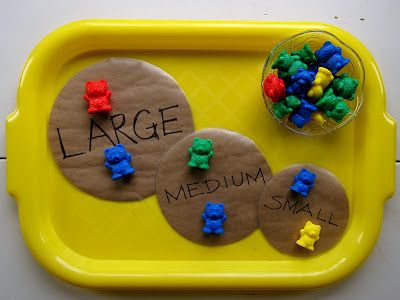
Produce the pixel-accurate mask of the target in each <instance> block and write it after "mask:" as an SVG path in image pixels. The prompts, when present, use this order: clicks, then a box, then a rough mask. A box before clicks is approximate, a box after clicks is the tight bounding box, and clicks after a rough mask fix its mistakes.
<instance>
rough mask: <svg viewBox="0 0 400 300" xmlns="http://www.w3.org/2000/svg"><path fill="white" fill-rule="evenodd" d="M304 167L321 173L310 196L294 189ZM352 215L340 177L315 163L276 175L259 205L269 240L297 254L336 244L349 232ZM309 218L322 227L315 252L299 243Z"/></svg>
mask: <svg viewBox="0 0 400 300" xmlns="http://www.w3.org/2000/svg"><path fill="white" fill-rule="evenodd" d="M302 168H306V169H307V170H309V171H311V172H313V173H315V174H316V175H317V177H316V179H315V186H314V187H313V188H312V189H311V190H310V191H309V194H308V197H306V198H304V197H302V196H300V195H298V194H297V193H295V192H293V191H291V190H290V186H291V185H292V184H293V177H294V176H295V175H296V174H297V173H298V172H299V171H300V170H301V169H302ZM348 218H349V202H348V200H347V196H346V192H345V190H344V188H343V186H342V185H341V183H340V182H339V180H338V179H337V178H336V177H335V176H334V175H333V174H332V173H330V172H329V171H327V170H325V169H322V168H320V167H317V166H315V165H311V164H302V165H300V164H299V165H293V166H290V167H288V168H286V169H284V170H282V171H281V172H279V173H278V174H276V175H275V176H274V177H273V178H272V179H271V180H270V181H269V183H268V184H267V185H266V187H265V189H264V191H263V192H262V194H261V196H260V201H259V205H258V221H259V225H260V229H261V231H262V232H263V233H264V235H265V237H266V238H267V240H268V242H269V243H270V244H271V245H272V246H273V247H275V248H276V249H278V250H279V251H281V252H283V253H286V254H290V255H295V256H310V255H317V254H319V253H322V252H324V251H326V250H328V249H329V248H331V247H332V246H334V245H335V244H336V243H337V242H338V241H339V239H340V238H341V236H342V234H343V232H344V231H345V229H346V225H347V222H348ZM307 221H311V222H312V223H314V224H317V225H320V226H321V232H320V238H319V240H318V241H317V242H315V244H314V251H310V250H308V249H305V248H303V247H300V246H298V245H297V244H296V241H297V240H298V239H299V238H300V229H302V228H303V227H304V225H305V224H306V222H307Z"/></svg>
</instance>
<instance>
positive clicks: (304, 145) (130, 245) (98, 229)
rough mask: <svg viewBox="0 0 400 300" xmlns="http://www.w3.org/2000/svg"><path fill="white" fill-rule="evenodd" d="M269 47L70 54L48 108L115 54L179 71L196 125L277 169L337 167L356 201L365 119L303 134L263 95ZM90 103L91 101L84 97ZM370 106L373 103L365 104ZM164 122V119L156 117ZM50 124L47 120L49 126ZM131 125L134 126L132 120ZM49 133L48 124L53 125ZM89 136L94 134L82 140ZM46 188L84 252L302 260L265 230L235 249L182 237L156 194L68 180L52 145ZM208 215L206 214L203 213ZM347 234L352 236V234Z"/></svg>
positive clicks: (55, 212)
mask: <svg viewBox="0 0 400 300" xmlns="http://www.w3.org/2000/svg"><path fill="white" fill-rule="evenodd" d="M267 55H268V52H267V51H265V52H261V51H260V52H259V51H254V52H251V51H246V52H245V51H243V52H241V51H184V50H182V51H137V50H135V51H95V52H89V53H84V54H82V55H80V56H76V57H74V58H72V59H70V60H69V61H68V62H67V63H66V64H64V65H62V66H61V68H60V69H59V72H58V74H55V75H56V77H55V79H54V80H55V85H54V86H48V89H49V90H48V91H47V93H46V94H47V95H49V97H50V99H49V100H48V101H46V104H45V105H46V109H47V110H48V113H50V110H51V106H52V104H53V102H54V100H55V99H56V97H57V94H58V93H59V91H60V90H61V88H62V87H63V86H64V85H65V84H66V82H67V81H68V79H69V78H71V77H72V76H74V74H75V73H76V72H78V71H79V70H81V69H82V68H84V67H87V66H89V65H90V64H92V63H95V62H98V61H100V60H103V59H107V58H109V57H118V56H121V57H131V58H137V59H142V60H145V61H148V62H150V63H152V64H154V65H156V66H158V67H160V68H162V69H163V70H165V71H166V72H167V73H169V74H171V75H172V76H173V77H174V78H175V79H176V80H177V82H178V84H179V85H180V86H181V88H182V89H183V91H184V92H185V93H186V96H187V98H188V101H189V104H190V106H191V109H192V112H193V120H194V124H195V129H196V130H198V129H201V128H207V127H221V128H226V129H229V130H233V131H237V132H239V133H241V134H243V135H245V136H247V137H249V138H250V139H252V140H253V141H254V142H255V143H256V144H257V145H258V147H259V149H260V150H261V151H262V153H263V154H264V155H265V157H266V159H267V161H268V163H269V164H270V166H271V168H272V171H273V172H274V173H276V172H278V171H279V170H281V169H283V168H284V167H286V166H288V165H291V164H294V163H301V162H309V163H313V164H316V165H320V166H322V167H324V168H327V169H328V170H330V171H331V172H333V173H334V174H335V175H336V176H337V177H338V178H339V180H340V181H341V182H342V184H343V185H344V187H345V190H346V192H347V195H348V198H349V201H350V218H349V224H350V223H351V220H352V206H353V176H354V155H355V153H354V152H355V151H354V140H355V130H356V126H355V124H356V122H357V120H355V121H353V122H352V123H350V124H349V125H348V126H346V128H344V129H342V130H339V131H337V132H336V133H333V134H331V135H328V136H322V137H313V138H307V137H303V136H298V135H295V134H293V133H291V132H289V130H287V129H285V128H283V127H282V126H281V125H280V124H279V123H278V122H276V121H275V120H274V119H273V118H272V117H271V116H270V114H269V112H268V111H267V109H266V107H265V104H264V102H263V99H262V96H261V88H260V80H261V73H262V67H263V64H264V61H265V59H266V57H267ZM82 101H83V100H82ZM365 105H366V104H365ZM154 120H155V122H159V116H157V115H155V116H154ZM40 126H43V130H44V129H45V128H44V126H47V120H41V125H40ZM127 126H129V124H128V125H127ZM46 130H47V129H46ZM77 138H86V137H77ZM47 151H48V153H47V158H48V161H46V164H47V165H48V166H46V167H48V172H47V178H44V179H43V180H44V181H45V182H47V188H46V192H45V193H44V199H43V201H47V204H48V207H49V210H48V212H49V213H50V219H51V222H52V225H53V227H54V231H55V232H56V234H57V235H58V236H59V238H60V239H61V241H62V242H63V243H64V244H65V246H66V247H69V248H70V249H71V250H73V251H75V252H76V253H78V254H80V255H83V256H86V257H89V258H93V259H107V260H298V259H299V258H296V257H291V256H288V255H284V254H282V253H279V252H278V251H277V250H275V249H274V248H273V247H271V246H270V245H269V244H268V242H267V240H266V239H265V238H264V236H263V235H262V234H261V232H260V230H259V229H257V230H256V231H255V232H254V233H253V234H251V235H250V236H249V237H247V238H246V239H244V240H242V241H240V242H238V243H235V244H232V245H227V246H220V247H207V246H201V245H198V244H195V243H192V242H190V241H189V240H186V239H185V238H183V237H181V236H180V235H178V234H177V233H176V232H175V231H174V230H173V229H172V228H171V227H170V226H169V224H168V223H167V221H166V220H165V219H164V217H163V215H162V213H161V211H160V209H159V207H158V204H157V199H156V196H155V195H154V196H151V197H149V198H147V199H145V200H142V201H132V202H114V201H104V200H100V199H96V198H94V197H92V196H90V195H88V194H85V193H83V192H81V191H79V190H78V189H77V188H75V187H74V186H73V185H72V184H71V183H70V182H69V181H68V180H66V179H64V177H63V175H62V174H61V172H60V171H59V170H58V169H57V166H56V164H55V162H54V160H53V158H52V154H51V152H50V149H49V148H48V147H47ZM199 217H200V216H199ZM345 234H346V233H345Z"/></svg>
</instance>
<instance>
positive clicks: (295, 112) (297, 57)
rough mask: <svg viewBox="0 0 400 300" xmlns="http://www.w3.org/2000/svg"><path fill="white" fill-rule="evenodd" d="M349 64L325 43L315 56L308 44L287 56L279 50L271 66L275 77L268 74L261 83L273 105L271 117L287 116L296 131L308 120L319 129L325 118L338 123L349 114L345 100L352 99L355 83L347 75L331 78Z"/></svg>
mask: <svg viewBox="0 0 400 300" xmlns="http://www.w3.org/2000/svg"><path fill="white" fill-rule="evenodd" d="M349 62H350V60H349V59H347V58H345V57H343V55H342V49H341V48H340V47H336V46H335V45H333V44H332V43H331V42H329V41H327V42H325V43H324V45H323V46H322V47H321V48H320V49H318V50H317V51H315V53H314V52H313V51H312V49H311V47H310V45H309V44H305V45H304V47H303V48H302V49H300V50H298V51H292V52H291V53H290V54H289V53H288V52H287V50H285V49H284V50H282V51H281V53H280V54H279V56H278V58H277V59H276V60H275V61H274V63H273V64H272V68H273V69H277V70H278V76H276V75H275V74H274V73H270V74H269V75H268V76H267V77H265V79H264V80H263V91H264V94H265V96H267V97H268V98H269V99H270V100H271V101H272V102H274V103H273V112H274V115H275V116H276V117H277V118H278V119H282V118H283V117H284V116H286V115H287V114H290V115H289V121H290V122H292V123H293V124H294V125H295V126H296V127H298V128H303V127H304V126H305V125H306V124H307V123H309V122H310V121H311V120H315V121H316V122H317V123H319V124H320V125H322V124H323V122H324V121H325V117H327V118H332V119H333V120H335V121H336V122H337V123H340V122H342V120H343V118H344V117H345V116H346V115H347V114H348V113H349V112H350V108H349V106H348V105H347V103H346V101H345V100H348V101H352V100H353V99H354V95H355V91H356V89H357V86H358V80H357V79H354V78H351V77H350V76H349V75H348V74H347V73H343V74H341V75H340V76H335V75H336V74H337V73H338V72H339V71H340V70H341V69H342V68H343V67H344V66H346V65H347V64H348V63H349ZM324 116H325V117H324Z"/></svg>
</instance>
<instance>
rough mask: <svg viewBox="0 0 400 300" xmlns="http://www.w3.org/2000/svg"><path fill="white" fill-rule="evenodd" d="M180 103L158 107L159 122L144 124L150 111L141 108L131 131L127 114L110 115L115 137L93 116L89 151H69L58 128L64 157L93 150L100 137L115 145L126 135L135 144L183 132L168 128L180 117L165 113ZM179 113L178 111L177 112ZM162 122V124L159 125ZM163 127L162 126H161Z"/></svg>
mask: <svg viewBox="0 0 400 300" xmlns="http://www.w3.org/2000/svg"><path fill="white" fill-rule="evenodd" d="M178 107H179V105H178V104H176V105H173V106H168V107H163V108H160V109H158V114H157V115H156V117H155V118H159V122H157V123H154V122H152V123H151V124H143V123H142V121H141V118H142V117H143V115H150V114H151V113H150V111H149V110H147V109H142V110H139V111H138V112H137V113H136V114H135V116H134V118H133V122H132V124H131V126H132V127H131V128H132V129H131V131H132V132H129V131H130V130H129V126H125V123H126V117H125V114H122V113H121V114H115V115H110V116H109V118H108V124H106V126H107V127H108V128H112V130H113V131H114V137H111V136H110V135H109V134H108V133H107V131H106V130H105V128H103V127H104V126H105V125H102V126H103V127H102V126H100V125H99V124H98V123H97V122H96V121H95V120H94V119H93V118H91V119H90V123H89V128H88V130H89V138H88V148H87V151H82V152H77V153H67V150H66V145H65V142H64V141H63V139H62V135H61V128H57V134H58V140H59V142H60V147H61V151H62V154H63V159H66V158H70V157H74V156H78V155H83V154H85V153H86V152H91V151H92V142H93V140H95V139H99V138H105V139H107V140H108V142H109V144H110V146H111V145H113V146H115V145H116V144H119V143H120V138H121V137H122V136H124V137H125V138H127V139H128V140H130V141H131V142H132V143H133V144H138V143H139V141H140V140H150V139H154V140H159V139H160V136H161V137H162V136H167V135H170V134H178V133H181V132H182V130H175V131H172V130H170V129H169V128H168V126H169V125H168V124H169V123H172V122H177V121H178V119H177V117H169V118H168V117H166V116H165V113H166V112H167V111H169V110H173V109H176V108H178ZM175 113H176V114H177V112H175ZM159 124H160V126H159ZM159 127H161V128H159ZM138 128H144V129H146V130H147V131H148V133H147V134H143V133H141V134H139V132H138ZM95 131H98V132H99V134H97V135H96V134H95Z"/></svg>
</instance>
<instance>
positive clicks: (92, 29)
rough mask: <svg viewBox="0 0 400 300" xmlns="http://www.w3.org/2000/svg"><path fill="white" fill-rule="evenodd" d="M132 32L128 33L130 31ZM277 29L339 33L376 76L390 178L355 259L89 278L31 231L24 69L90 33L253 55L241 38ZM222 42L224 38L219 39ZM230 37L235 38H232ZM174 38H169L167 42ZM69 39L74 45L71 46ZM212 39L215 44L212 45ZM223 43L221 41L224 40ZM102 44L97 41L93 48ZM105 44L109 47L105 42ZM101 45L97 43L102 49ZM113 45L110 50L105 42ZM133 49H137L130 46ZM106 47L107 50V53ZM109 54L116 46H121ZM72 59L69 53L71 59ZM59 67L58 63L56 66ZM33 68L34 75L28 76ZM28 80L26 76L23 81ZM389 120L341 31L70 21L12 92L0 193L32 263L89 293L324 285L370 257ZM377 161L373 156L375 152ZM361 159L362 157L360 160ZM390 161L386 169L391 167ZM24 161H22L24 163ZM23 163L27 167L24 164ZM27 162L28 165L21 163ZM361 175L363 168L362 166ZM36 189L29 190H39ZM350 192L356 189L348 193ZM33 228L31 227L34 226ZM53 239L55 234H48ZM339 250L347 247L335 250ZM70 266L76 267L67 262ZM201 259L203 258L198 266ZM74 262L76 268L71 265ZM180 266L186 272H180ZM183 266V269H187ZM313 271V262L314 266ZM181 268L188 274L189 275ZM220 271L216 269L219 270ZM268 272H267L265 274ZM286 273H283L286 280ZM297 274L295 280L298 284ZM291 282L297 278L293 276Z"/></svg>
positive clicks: (53, 243) (147, 265)
mask: <svg viewBox="0 0 400 300" xmlns="http://www.w3.org/2000/svg"><path fill="white" fill-rule="evenodd" d="M133 29H134V30H135V33H134V34H133V33H132V30H133ZM273 29H281V30H282V31H284V35H292V34H294V33H298V32H300V31H306V30H309V29H319V30H326V31H329V32H334V33H335V35H337V36H340V37H341V38H344V39H346V40H349V41H351V43H352V45H353V44H354V45H356V46H357V47H356V48H358V49H361V50H362V52H363V55H362V56H363V57H364V58H366V59H368V61H369V63H368V66H367V67H368V69H369V70H370V71H371V70H372V71H373V74H372V75H374V76H375V75H376V77H377V82H376V85H377V87H378V91H377V92H376V93H377V95H378V96H380V98H382V103H381V104H380V111H379V113H381V112H382V114H380V118H379V122H381V123H380V124H379V125H380V127H381V129H383V132H381V133H380V135H376V137H377V138H379V140H381V141H384V142H385V143H386V145H387V146H386V148H385V149H379V147H372V148H373V150H374V151H375V150H376V151H381V153H382V152H383V154H384V155H383V160H382V161H381V163H383V164H384V167H382V173H381V174H376V176H373V179H375V180H377V178H378V175H379V176H381V177H385V178H389V179H390V181H384V180H380V181H379V182H381V183H382V189H381V190H380V191H375V192H374V194H376V196H377V197H378V198H379V199H382V202H378V201H376V203H375V206H376V207H375V208H376V210H375V211H376V213H375V214H374V217H376V218H377V222H376V226H375V227H374V228H372V229H371V232H370V233H369V237H368V240H367V241H365V239H364V240H363V242H364V246H365V247H364V248H362V247H361V250H360V254H359V255H358V256H356V258H357V259H355V260H352V261H351V260H349V259H348V260H346V259H345V260H341V261H339V262H337V263H336V264H333V267H332V269H331V270H328V271H326V272H315V273H312V274H311V273H310V274H303V273H301V272H297V273H296V272H293V274H290V276H288V274H287V273H285V272H284V271H280V270H282V269H281V265H282V264H281V263H279V262H275V261H273V262H271V261H267V262H264V261H262V262H261V261H213V262H212V263H213V264H214V268H213V269H214V270H213V273H210V268H207V267H202V266H200V264H197V266H196V267H199V268H198V270H197V272H196V271H193V268H192V267H193V266H192V265H193V263H194V262H192V261H179V262H180V265H181V266H179V267H178V268H177V267H176V264H177V262H176V261H163V264H164V265H165V266H168V267H170V270H173V271H170V272H163V271H159V270H158V269H159V268H158V267H157V266H158V264H159V263H160V261H143V260H141V261H124V264H126V265H127V270H128V269H129V267H132V266H134V268H136V270H142V271H143V272H142V273H141V274H139V273H137V274H119V275H120V276H117V275H118V274H112V272H111V273H110V272H108V273H107V272H105V273H103V274H95V273H93V272H90V271H89V270H90V266H91V265H93V264H96V261H95V260H94V259H90V258H85V257H83V256H80V255H79V254H77V253H74V252H73V251H71V250H70V249H66V250H65V249H63V247H62V241H60V240H58V241H57V240H49V239H47V240H46V239H45V240H43V234H45V235H46V233H44V232H42V231H41V228H40V227H38V228H36V227H35V226H31V225H32V224H31V222H30V220H31V218H32V215H28V213H27V210H29V209H33V211H34V213H37V212H35V209H38V207H37V206H35V205H34V204H33V203H32V201H31V202H29V201H27V200H25V199H26V198H28V197H29V195H27V194H26V192H22V191H21V189H18V182H22V181H21V179H20V178H19V176H18V175H20V174H18V171H17V169H19V168H18V167H20V166H22V163H21V162H20V161H19V160H18V157H21V155H22V154H23V150H24V149H17V148H18V147H16V145H17V144H18V143H17V142H16V141H15V140H16V138H13V137H15V136H16V132H18V130H21V129H22V128H23V124H22V122H21V118H23V115H24V112H23V108H22V107H21V106H20V102H21V101H22V100H21V99H25V98H26V93H27V89H28V88H27V86H28V85H29V84H32V83H29V84H28V83H26V81H27V77H29V74H30V72H33V71H34V70H35V68H39V67H43V64H45V63H46V55H48V54H54V55H56V54H55V51H56V50H57V49H60V47H62V46H68V45H69V48H68V47H67V50H68V51H72V52H73V53H72V52H71V53H69V52H68V51H67V50H66V53H67V54H65V53H64V54H62V55H61V56H63V59H64V60H65V61H68V60H69V59H70V58H71V57H72V56H75V55H77V54H79V53H80V52H81V51H88V50H90V47H94V49H97V48H98V47H99V46H98V45H97V46H96V45H94V44H93V45H91V44H88V45H86V46H85V47H86V48H85V49H80V48H79V47H80V43H79V40H80V39H83V38H87V37H90V36H91V35H96V34H97V35H98V34H101V35H105V36H108V37H112V36H113V35H116V36H117V37H118V35H127V34H128V35H129V34H130V35H132V34H133V35H137V36H139V37H143V36H149V35H150V36H152V37H156V36H164V37H165V36H167V37H171V36H173V37H178V38H180V39H181V40H190V41H191V43H181V46H180V47H178V48H177V46H176V45H175V44H174V42H170V41H166V43H165V45H163V48H162V49H163V50H173V49H184V50H190V49H196V50H206V49H212V50H216V51H218V50H247V51H257V49H258V50H259V49H260V48H259V47H260V45H262V42H259V41H257V40H255V41H251V42H249V43H247V44H245V45H243V44H242V42H243V40H248V39H246V38H248V36H251V37H253V39H254V38H255V37H257V36H258V35H260V34H262V32H265V30H273ZM224 37H226V38H224ZM232 37H239V38H238V39H233V38H232ZM207 39H211V40H212V41H213V44H212V46H209V44H210V43H208V44H207V43H204V40H207ZM171 40H174V39H171ZM72 41H75V43H71V42H72ZM218 41H219V42H218ZM227 41H228V42H227ZM100 44H101V43H100ZM107 45H108V46H110V43H108V44H107ZM101 46H102V45H101ZM111 46H112V45H111ZM125 47H126V49H132V48H134V49H143V47H138V45H137V44H135V43H127V44H126V45H125ZM135 47H138V48H135ZM159 48H160V47H159V46H158V47H157V44H154V43H152V42H151V41H149V42H148V44H146V49H159ZM107 49H108V48H107ZM116 49H121V48H120V47H118V48H116ZM72 54H73V55H72ZM60 65H62V63H61V64H60ZM32 70H33V71H32ZM30 80H31V81H32V79H30ZM395 126H396V125H395V121H394V119H393V118H392V117H391V116H390V115H388V114H387V112H386V110H385V95H384V88H383V83H382V79H381V76H380V74H379V70H378V67H377V66H376V63H375V61H374V60H373V58H372V56H371V55H370V54H369V52H368V50H366V48H365V47H364V46H363V45H361V43H360V42H358V41H357V40H356V39H355V38H354V37H352V36H351V35H350V34H348V33H347V32H345V31H343V30H341V29H339V28H336V27H333V26H331V25H327V24H322V23H312V22H307V23H302V22H290V23H286V22H250V21H249V22H246V21H240V22H235V21H168V20H166V21H155V20H148V21H143V20H142V21H134V20H95V19H94V20H82V21H77V22H73V23H70V24H67V25H64V26H63V27H61V28H59V29H57V30H55V31H54V32H52V33H50V34H49V35H48V36H46V37H45V38H44V39H43V40H42V41H41V42H40V43H39V44H38V45H37V46H36V47H35V49H34V50H33V51H32V53H31V54H30V56H29V58H28V60H27V62H26V64H25V66H24V69H23V72H22V74H21V78H20V83H19V87H18V95H17V107H16V110H15V111H14V112H13V113H12V114H10V115H9V116H8V117H7V121H6V133H7V134H6V142H7V145H6V147H7V189H8V192H9V194H10V195H12V196H14V197H15V198H16V200H17V202H18V204H19V205H18V207H19V217H20V222H21V228H22V232H23V235H24V238H25V240H26V242H27V244H28V247H29V249H30V250H31V252H32V253H33V255H34V256H35V257H36V259H37V260H38V261H39V262H40V263H41V264H42V265H43V266H44V267H45V268H46V269H47V270H49V271H50V272H51V273H53V274H54V275H56V276H58V277H60V278H62V279H63V280H66V281H68V282H70V283H73V284H76V285H80V286H86V287H96V288H135V289H150V288H151V289H154V288H158V289H188V288H189V289H229V290H237V289H270V288H274V289H288V288H311V287H317V286H322V285H326V284H329V283H332V282H335V281H337V280H340V279H341V278H343V277H345V276H347V275H348V274H349V273H351V272H352V271H353V270H354V269H355V268H356V267H357V266H358V265H360V264H361V262H362V261H363V260H364V259H366V258H367V256H368V254H369V252H370V251H371V250H372V248H373V245H374V244H375V242H376V240H377V238H378V235H379V229H380V224H381V221H382V217H383V204H384V201H385V200H386V199H388V198H389V197H390V196H391V195H392V194H393V192H394V172H395V170H394V169H395V164H394V161H395ZM374 156H375V157H377V156H376V155H374ZM360 160H361V158H360ZM390 160H391V161H392V165H391V163H390ZM24 163H25V161H24ZM25 165H26V163H25ZM28 165H29V163H28ZM365 169H366V170H368V169H369V168H365ZM38 189H39V187H36V190H38ZM354 192H355V191H354ZM45 222H49V220H48V219H47V218H44V219H43V220H42V224H44V223H45ZM36 225H37V224H36ZM52 234H54V235H56V234H55V233H52ZM342 250H343V251H345V250H346V249H342ZM71 262H75V264H74V263H71ZM202 262H204V261H202ZM76 263H78V264H76ZM79 263H80V266H85V267H86V270H85V268H78V267H77V265H78V266H79ZM110 263H112V261H104V266H103V267H104V268H105V270H107V265H109V264H110ZM303 263H304V264H310V263H315V260H304V261H303ZM185 266H186V269H185ZM188 266H189V269H187V267H188ZM232 266H235V267H237V269H236V270H237V271H236V272H230V273H227V272H225V271H223V270H224V269H225V268H230V267H232ZM265 266H267V267H268V269H269V270H272V271H273V272H274V273H271V272H266V271H265V269H264V267H265ZM316 266H317V264H316ZM188 270H191V272H190V273H189V272H188ZM221 270H222V271H221ZM271 274H272V275H271ZM285 275H286V276H285ZM299 276H302V279H301V280H299ZM296 278H297V279H296Z"/></svg>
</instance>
